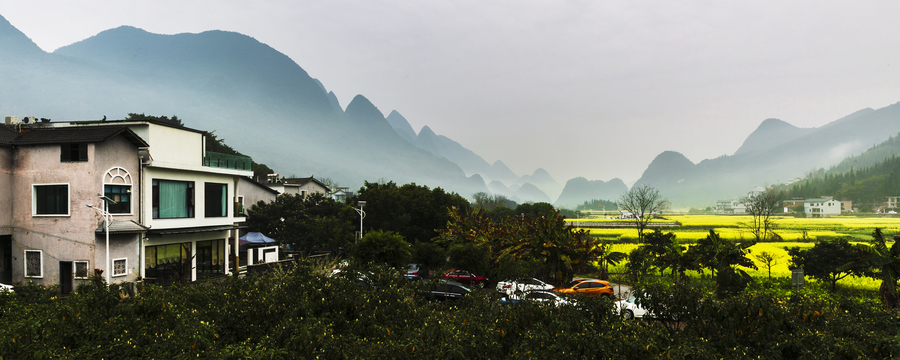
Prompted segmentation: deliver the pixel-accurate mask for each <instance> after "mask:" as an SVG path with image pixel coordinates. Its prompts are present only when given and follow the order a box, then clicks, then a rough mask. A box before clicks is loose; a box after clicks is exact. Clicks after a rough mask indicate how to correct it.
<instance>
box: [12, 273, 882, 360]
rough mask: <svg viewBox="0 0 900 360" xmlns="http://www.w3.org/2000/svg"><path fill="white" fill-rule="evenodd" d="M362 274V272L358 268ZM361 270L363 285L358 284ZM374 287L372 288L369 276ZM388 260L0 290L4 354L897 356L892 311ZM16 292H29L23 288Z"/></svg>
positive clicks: (818, 298)
mask: <svg viewBox="0 0 900 360" xmlns="http://www.w3.org/2000/svg"><path fill="white" fill-rule="evenodd" d="M360 274H362V276H360ZM360 278H362V281H361V280H360ZM361 283H365V285H361ZM417 284H418V283H410V282H406V280H405V279H403V278H402V277H400V276H399V275H398V274H397V273H396V272H395V271H394V270H392V269H388V268H372V269H359V270H358V271H356V270H353V269H350V270H346V271H344V272H342V273H341V274H340V275H338V276H335V277H327V276H325V275H324V274H323V272H321V271H315V270H314V268H313V267H312V266H309V264H306V266H297V267H295V268H294V269H292V270H290V271H287V272H283V273H282V272H275V273H271V274H267V275H264V276H257V277H248V278H244V279H228V280H226V281H223V282H214V283H204V284H194V285H191V286H174V287H172V288H169V289H165V290H163V289H161V288H159V287H156V286H150V285H148V286H144V287H143V288H141V289H139V291H138V293H137V294H136V295H135V296H131V297H122V296H120V295H119V293H120V292H119V289H118V288H117V287H116V286H112V287H110V288H108V289H107V288H106V287H104V286H82V287H80V288H79V289H78V292H77V294H74V295H72V296H70V297H68V298H65V299H59V298H56V297H55V296H54V295H53V293H54V292H55V291H54V290H44V289H41V288H37V287H27V286H23V287H20V288H17V292H16V293H15V294H6V295H0V309H2V310H0V311H2V312H0V324H2V325H0V356H2V358H3V359H50V358H72V359H99V358H115V359H127V358H141V359H152V358H156V359H178V358H198V357H199V358H214V359H263V358H266V359H268V358H274V359H301V358H307V359H309V358H325V359H343V358H348V359H397V358H410V359H414V358H440V359H473V358H475V359H478V358H492V359H498V358H514V359H548V358H613V359H645V358H654V357H661V358H676V359H677V358H692V359H719V358H729V359H735V358H737V359H740V358H754V359H755V358H757V357H761V358H768V359H782V358H783V359H795V358H797V359H803V358H820V359H825V358H828V359H840V358H848V359H851V358H882V357H890V356H900V346H898V344H897V341H896V340H895V338H896V335H897V333H898V331H897V330H898V327H897V324H896V322H895V321H894V319H895V318H897V314H895V313H890V312H885V311H883V310H880V309H877V308H872V307H868V306H862V305H859V302H854V301H851V300H848V299H839V298H832V297H828V296H822V295H803V294H797V295H794V296H787V297H785V296H776V295H771V294H766V293H755V294H753V295H747V296H743V297H734V298H730V299H724V300H706V298H707V297H706V296H705V294H703V293H701V292H699V291H696V290H693V289H690V288H682V289H674V290H672V289H658V288H648V289H646V291H647V292H648V293H650V295H651V297H652V298H654V299H664V301H663V302H665V304H666V305H667V306H669V307H670V308H671V309H673V310H672V311H676V312H678V315H679V316H678V317H679V320H680V322H671V321H661V320H660V321H624V320H622V319H621V317H619V316H618V315H617V314H614V313H613V311H612V303H611V302H609V301H607V300H603V299H577V300H578V301H579V303H578V305H577V306H564V307H559V308H557V307H552V306H536V305H517V306H508V305H501V304H500V303H498V302H497V301H495V300H492V296H491V295H492V294H490V293H489V292H486V293H485V294H478V295H476V296H472V297H470V298H469V299H467V300H464V301H461V302H458V303H453V304H448V303H439V302H427V301H423V300H422V299H419V298H417V297H416V296H415V290H416V288H415V286H416V285H417ZM20 289H21V291H20Z"/></svg>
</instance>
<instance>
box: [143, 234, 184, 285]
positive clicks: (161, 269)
mask: <svg viewBox="0 0 900 360" xmlns="http://www.w3.org/2000/svg"><path fill="white" fill-rule="evenodd" d="M144 279H145V280H146V281H149V282H150V283H154V284H156V285H168V284H171V283H174V282H187V281H191V243H189V242H186V243H180V244H169V245H158V246H147V247H145V248H144Z"/></svg>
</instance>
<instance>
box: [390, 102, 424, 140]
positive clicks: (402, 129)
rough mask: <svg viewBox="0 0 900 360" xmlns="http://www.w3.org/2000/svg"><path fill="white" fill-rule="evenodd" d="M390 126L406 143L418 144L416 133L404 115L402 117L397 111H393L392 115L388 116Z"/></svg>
mask: <svg viewBox="0 0 900 360" xmlns="http://www.w3.org/2000/svg"><path fill="white" fill-rule="evenodd" d="M386 119H387V122H388V124H391V127H392V128H394V130H395V131H396V132H397V134H399V135H400V137H402V138H403V139H405V140H406V141H409V143H410V144H415V143H416V136H417V135H416V131H415V130H413V128H412V126H410V125H409V121H406V118H405V117H403V115H400V113H399V112H397V110H393V111H391V113H390V114H389V115H388V116H387V118H386Z"/></svg>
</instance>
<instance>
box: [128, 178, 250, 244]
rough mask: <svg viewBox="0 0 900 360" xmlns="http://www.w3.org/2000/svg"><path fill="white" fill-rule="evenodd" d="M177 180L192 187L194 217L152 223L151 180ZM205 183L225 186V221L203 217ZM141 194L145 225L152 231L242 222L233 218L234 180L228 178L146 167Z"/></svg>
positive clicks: (241, 219)
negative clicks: (226, 195) (142, 195)
mask: <svg viewBox="0 0 900 360" xmlns="http://www.w3.org/2000/svg"><path fill="white" fill-rule="evenodd" d="M156 179H158V180H176V181H190V182H193V183H194V217H192V218H180V219H154V218H153V201H152V200H153V198H152V196H153V180H156ZM205 183H216V184H227V185H228V199H229V201H227V202H226V206H227V207H228V210H227V212H226V214H227V215H228V216H225V217H206V212H205V209H204V204H205V201H206V194H205V192H204V184H205ZM142 185H143V191H144V194H145V197H144V201H143V210H142V211H144V213H145V215H144V225H148V226H150V227H151V228H152V229H174V228H186V227H201V226H222V225H231V224H233V223H234V222H239V221H243V220H244V219H243V218H236V217H234V199H236V197H235V177H233V176H231V175H227V174H218V173H212V172H209V173H206V172H195V171H182V170H178V169H170V168H160V167H155V166H148V167H145V168H144V183H143V184H142Z"/></svg>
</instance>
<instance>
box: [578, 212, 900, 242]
mask: <svg viewBox="0 0 900 360" xmlns="http://www.w3.org/2000/svg"><path fill="white" fill-rule="evenodd" d="M665 217H666V219H667V220H654V221H653V222H673V221H677V222H679V223H681V224H682V225H681V226H680V227H667V228H663V231H664V232H673V233H675V236H676V237H677V239H679V240H683V241H696V240H698V239H702V238H704V237H706V235H707V233H709V230H715V232H717V233H719V235H720V236H722V237H724V238H728V239H750V238H752V237H753V235H752V234H750V233H749V232H748V231H747V230H746V229H745V228H743V227H742V226H741V223H746V222H750V221H751V220H752V217H750V216H731V215H673V216H669V215H666V216H665ZM567 221H569V222H570V223H573V224H576V223H579V222H580V223H591V224H596V223H616V222H623V220H610V219H568V220H567ZM775 224H776V229H775V232H776V233H777V234H778V235H779V236H781V238H782V239H783V240H784V241H815V240H816V239H818V238H834V237H845V236H846V237H852V238H854V239H857V240H859V241H864V240H868V239H869V238H870V235H871V234H872V231H873V230H875V228H876V227H878V228H881V229H882V230H883V231H884V233H885V234H888V235H893V234H900V218H889V217H854V216H837V217H831V218H795V217H776V221H775ZM651 226H652V223H651ZM585 230H586V231H588V232H590V233H591V235H594V236H597V237H600V238H604V239H612V240H624V239H628V240H634V239H637V230H636V229H635V228H633V227H623V228H602V229H597V228H585Z"/></svg>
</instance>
